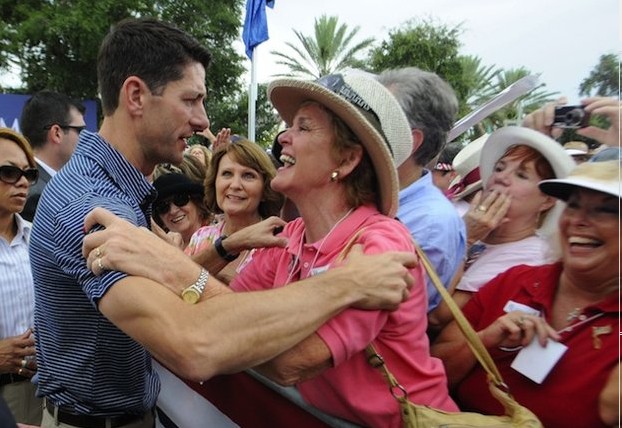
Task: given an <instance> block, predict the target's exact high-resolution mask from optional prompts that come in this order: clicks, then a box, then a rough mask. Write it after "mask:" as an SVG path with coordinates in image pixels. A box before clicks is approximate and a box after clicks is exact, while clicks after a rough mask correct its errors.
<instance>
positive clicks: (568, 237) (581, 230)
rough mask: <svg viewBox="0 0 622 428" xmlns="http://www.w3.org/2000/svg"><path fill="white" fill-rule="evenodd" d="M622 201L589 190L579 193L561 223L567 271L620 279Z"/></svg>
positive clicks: (568, 203)
mask: <svg viewBox="0 0 622 428" xmlns="http://www.w3.org/2000/svg"><path fill="white" fill-rule="evenodd" d="M619 204H620V199H619V198H617V197H615V196H612V195H608V194H606V193H602V192H597V191H593V190H587V189H580V188H579V189H578V190H575V191H574V192H573V193H572V194H571V195H570V197H569V198H568V202H567V205H566V208H565V209H564V211H563V213H562V215H561V218H560V220H559V229H560V239H561V247H562V255H563V261H564V269H565V270H568V271H570V272H574V273H581V274H583V275H585V274H588V275H589V276H590V277H592V278H594V279H596V278H603V279H605V280H606V279H615V278H616V277H618V276H619V271H618V260H619V255H620V231H619V227H620V217H619Z"/></svg>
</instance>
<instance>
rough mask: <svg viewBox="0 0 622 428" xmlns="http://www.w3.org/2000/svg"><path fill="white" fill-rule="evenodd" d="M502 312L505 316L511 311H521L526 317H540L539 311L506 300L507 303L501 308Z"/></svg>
mask: <svg viewBox="0 0 622 428" xmlns="http://www.w3.org/2000/svg"><path fill="white" fill-rule="evenodd" d="M503 311H504V312H505V313H506V314H507V313H510V312H512V311H521V312H524V313H526V314H527V315H535V316H537V317H539V316H540V311H539V310H537V309H534V308H532V307H531V306H527V305H524V304H522V303H518V302H515V301H513V300H508V302H507V303H506V304H505V306H504V307H503Z"/></svg>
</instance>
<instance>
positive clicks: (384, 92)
mask: <svg viewBox="0 0 622 428" xmlns="http://www.w3.org/2000/svg"><path fill="white" fill-rule="evenodd" d="M268 98H269V99H270V101H271V102H272V104H273V105H274V107H275V108H276V110H277V111H278V112H279V114H280V115H281V118H283V120H284V121H285V122H286V123H287V125H288V126H291V124H292V121H293V119H294V115H295V114H296V112H297V111H298V108H299V107H300V105H301V104H302V103H303V102H305V101H316V102H318V103H320V104H322V105H323V106H325V107H326V108H328V109H329V110H330V111H332V112H333V113H334V114H335V115H337V116H338V117H339V118H340V119H341V120H343V121H344V123H345V124H346V125H347V126H348V127H349V128H350V129H351V130H352V132H353V133H354V134H355V135H356V136H357V137H358V139H359V140H360V141H361V143H362V144H363V147H364V148H365V150H366V151H367V154H368V155H369V157H370V159H371V161H372V164H373V166H374V170H375V173H376V178H377V180H378V190H379V192H380V206H379V207H378V208H379V210H380V211H381V212H382V213H384V214H386V215H388V216H391V217H394V216H395V214H396V213H397V207H398V192H399V182H398V177H397V166H399V165H401V164H402V163H403V162H404V161H405V160H406V159H407V158H408V157H409V156H410V154H411V152H412V134H411V129H410V125H409V123H408V120H407V119H406V115H405V114H404V111H403V110H402V108H401V107H400V105H399V103H398V102H397V100H396V99H395V98H394V97H393V95H392V94H391V92H389V90H388V89H387V88H385V87H384V86H383V85H382V84H380V83H379V82H378V81H377V80H376V78H375V76H374V75H373V74H369V73H363V72H358V71H356V70H352V71H349V72H347V73H343V74H331V75H328V76H324V77H322V78H321V79H319V80H317V81H308V80H300V79H293V78H286V79H277V80H274V81H273V82H271V83H270V84H269V85H268Z"/></svg>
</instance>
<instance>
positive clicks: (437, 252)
mask: <svg viewBox="0 0 622 428" xmlns="http://www.w3.org/2000/svg"><path fill="white" fill-rule="evenodd" d="M378 80H379V81H380V83H382V84H383V85H384V86H386V87H387V88H388V89H389V90H390V91H391V92H392V93H393V95H394V96H395V98H397V101H398V102H399V103H400V105H401V106H402V109H403V110H404V112H405V113H406V117H407V118H408V121H409V122H410V127H411V130H412V153H411V155H410V157H409V158H408V159H406V161H404V163H402V164H401V165H400V166H399V167H398V170H397V171H398V176H399V180H400V189H401V190H400V195H399V209H398V212H397V215H398V217H399V219H400V220H401V221H402V222H403V223H404V224H405V225H406V227H408V229H409V230H410V233H411V234H412V236H413V238H414V239H415V241H417V243H418V244H419V245H420V246H421V248H422V249H423V251H424V252H425V254H426V255H427V256H428V258H429V259H430V262H431V263H432V265H433V266H434V268H435V269H436V272H437V273H438V275H439V277H440V279H441V281H443V284H444V285H445V287H447V288H449V286H450V285H451V283H452V278H453V277H454V275H455V274H456V272H457V271H458V270H459V269H461V265H462V261H463V259H464V254H465V245H466V230H465V226H464V222H463V221H462V219H461V218H460V216H459V215H458V214H457V212H456V210H455V208H454V207H453V206H452V205H451V203H450V202H449V200H448V199H447V198H446V197H445V195H443V193H442V192H441V191H440V190H439V189H438V188H437V187H436V186H435V185H434V183H433V181H432V174H431V172H430V171H429V170H428V169H426V165H427V164H428V163H430V162H431V161H432V160H433V159H435V158H436V157H437V156H438V154H439V153H440V152H441V151H442V150H443V149H444V148H445V144H446V142H447V135H448V133H449V130H450V129H451V127H452V126H453V124H454V122H455V120H456V114H457V112H458V99H457V98H456V95H455V93H454V91H453V89H452V88H451V86H449V84H448V83H447V82H445V81H444V80H443V79H441V78H440V77H439V76H438V75H436V74H434V73H430V72H427V71H423V70H420V69H418V68H416V67H406V68H400V69H395V70H386V71H384V72H382V73H381V74H380V75H379V76H378ZM427 291H428V318H430V316H429V315H430V313H431V311H433V310H434V309H435V308H436V307H437V305H438V304H439V303H440V300H441V296H440V295H439V294H438V292H437V291H436V289H435V288H434V285H433V284H432V282H431V281H430V280H429V279H428V286H427ZM432 324H433V323H432Z"/></svg>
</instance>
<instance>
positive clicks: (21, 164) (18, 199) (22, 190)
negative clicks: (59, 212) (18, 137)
mask: <svg viewBox="0 0 622 428" xmlns="http://www.w3.org/2000/svg"><path fill="white" fill-rule="evenodd" d="M4 165H11V166H16V167H18V168H19V169H22V170H23V169H26V168H29V167H30V164H29V163H28V158H27V157H26V154H25V153H24V151H23V150H22V149H21V148H20V147H19V146H18V145H17V143H16V142H14V141H11V140H8V139H6V138H0V166H4ZM29 187H30V185H29V183H28V180H26V177H24V176H22V177H21V178H20V179H19V180H18V181H17V182H16V183H14V184H9V183H5V182H4V181H1V180H0V215H1V216H6V215H12V214H15V213H20V212H21V211H22V210H23V209H24V205H25V204H26V197H27V196H28V188H29Z"/></svg>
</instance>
